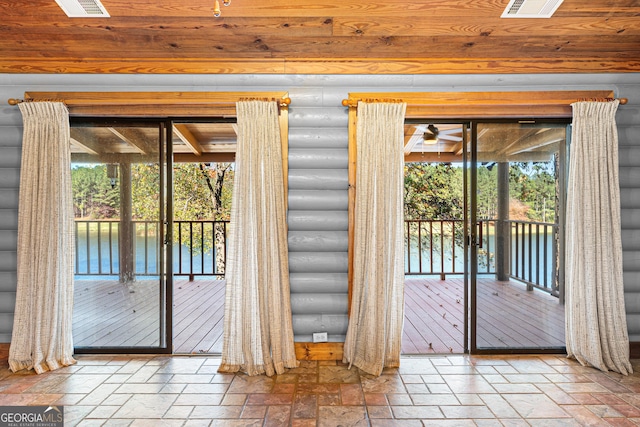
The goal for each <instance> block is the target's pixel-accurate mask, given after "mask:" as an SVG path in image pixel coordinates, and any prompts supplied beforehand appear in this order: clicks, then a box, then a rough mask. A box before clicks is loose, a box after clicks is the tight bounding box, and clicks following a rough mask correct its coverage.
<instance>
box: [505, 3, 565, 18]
mask: <svg viewBox="0 0 640 427" xmlns="http://www.w3.org/2000/svg"><path fill="white" fill-rule="evenodd" d="M562 2H563V0H510V1H509V4H508V5H507V8H506V9H505V10H504V12H502V15H501V16H500V17H501V18H551V15H553V14H554V13H555V11H556V9H558V7H559V6H560V4H562Z"/></svg>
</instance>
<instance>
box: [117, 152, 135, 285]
mask: <svg viewBox="0 0 640 427" xmlns="http://www.w3.org/2000/svg"><path fill="white" fill-rule="evenodd" d="M132 200H133V198H132V194H131V164H130V163H120V232H119V236H118V240H119V242H120V247H119V251H118V252H119V260H120V283H130V282H135V281H136V270H135V266H134V262H133V259H134V257H133V250H134V247H133V233H134V230H133V223H132V222H131V216H132V211H133V210H132Z"/></svg>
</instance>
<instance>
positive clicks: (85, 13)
mask: <svg viewBox="0 0 640 427" xmlns="http://www.w3.org/2000/svg"><path fill="white" fill-rule="evenodd" d="M56 3H58V6H60V7H61V8H62V10H64V13H66V14H67V16H68V17H69V18H109V12H107V9H105V8H104V6H103V5H102V3H100V0H56Z"/></svg>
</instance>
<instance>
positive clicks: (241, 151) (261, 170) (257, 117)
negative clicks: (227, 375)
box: [219, 100, 298, 376]
mask: <svg viewBox="0 0 640 427" xmlns="http://www.w3.org/2000/svg"><path fill="white" fill-rule="evenodd" d="M237 120H238V141H237V149H236V150H237V151H236V164H235V167H236V171H235V177H234V187H233V202H232V207H231V219H230V231H229V241H228V242H229V243H228V245H229V246H228V250H227V269H226V280H227V287H226V298H225V318H224V342H223V348H222V362H221V365H220V369H219V371H220V372H238V371H244V372H246V373H247V374H249V375H258V374H262V373H266V374H267V375H268V376H271V375H274V374H281V373H283V372H284V371H285V368H294V367H297V366H298V362H297V360H296V355H295V348H294V343H293V326H292V320H291V302H290V294H289V261H288V249H287V227H286V217H285V199H284V181H283V170H282V168H283V163H282V146H281V142H280V127H279V121H278V107H277V105H276V103H275V102H273V101H259V100H251V101H239V102H238V103H237Z"/></svg>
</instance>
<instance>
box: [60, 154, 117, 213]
mask: <svg viewBox="0 0 640 427" xmlns="http://www.w3.org/2000/svg"><path fill="white" fill-rule="evenodd" d="M71 186H72V191H73V204H74V206H73V207H74V212H75V217H76V218H92V219H106V218H113V217H117V216H118V211H119V207H120V206H119V200H120V199H119V190H118V188H117V186H116V187H115V188H114V187H111V182H110V180H109V178H107V171H106V166H105V165H96V166H79V165H78V166H75V167H74V168H73V169H72V171H71Z"/></svg>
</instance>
